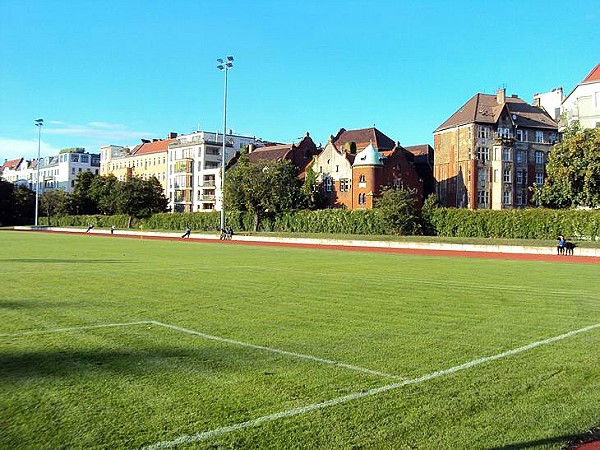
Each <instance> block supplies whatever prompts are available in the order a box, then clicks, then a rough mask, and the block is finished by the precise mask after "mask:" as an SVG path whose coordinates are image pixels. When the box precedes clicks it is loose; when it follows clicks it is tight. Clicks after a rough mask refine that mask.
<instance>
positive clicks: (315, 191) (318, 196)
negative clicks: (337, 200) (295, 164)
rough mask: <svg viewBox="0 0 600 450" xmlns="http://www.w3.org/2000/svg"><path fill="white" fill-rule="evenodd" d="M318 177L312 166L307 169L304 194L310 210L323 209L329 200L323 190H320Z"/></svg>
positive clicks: (303, 187) (303, 186) (303, 188)
mask: <svg viewBox="0 0 600 450" xmlns="http://www.w3.org/2000/svg"><path fill="white" fill-rule="evenodd" d="M317 176H318V174H317V172H315V171H314V170H313V168H312V167H311V166H308V167H307V168H306V172H305V177H304V184H303V185H302V193H303V194H304V198H305V201H306V207H307V208H308V209H321V208H323V207H324V206H325V205H326V200H327V199H326V198H325V196H324V195H323V190H322V189H320V186H319V183H318V182H317Z"/></svg>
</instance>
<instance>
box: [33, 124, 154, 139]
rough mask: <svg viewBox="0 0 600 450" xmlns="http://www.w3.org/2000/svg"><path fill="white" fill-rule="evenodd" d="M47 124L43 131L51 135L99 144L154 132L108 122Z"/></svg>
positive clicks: (139, 136) (148, 135) (135, 137)
mask: <svg viewBox="0 0 600 450" xmlns="http://www.w3.org/2000/svg"><path fill="white" fill-rule="evenodd" d="M57 125H59V126H56V127H53V126H48V127H47V128H45V129H44V133H46V134H49V135H52V136H69V137H73V136H76V137H81V138H84V139H85V140H86V141H88V142H89V141H94V142H97V143H99V145H108V144H119V145H122V144H123V143H125V142H130V141H138V140H139V139H141V138H147V137H153V136H154V135H155V133H151V132H149V131H141V130H130V129H129V128H127V126H125V125H122V124H118V123H109V122H88V123H86V124H66V123H60V124H57Z"/></svg>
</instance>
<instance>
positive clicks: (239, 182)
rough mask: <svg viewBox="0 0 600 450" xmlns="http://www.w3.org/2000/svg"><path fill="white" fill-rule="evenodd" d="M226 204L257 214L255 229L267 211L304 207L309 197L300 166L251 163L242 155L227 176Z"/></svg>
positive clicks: (285, 163) (255, 215) (287, 163)
mask: <svg viewBox="0 0 600 450" xmlns="http://www.w3.org/2000/svg"><path fill="white" fill-rule="evenodd" d="M224 196H225V206H226V207H228V208H234V209H237V210H239V211H249V212H251V213H253V215H254V226H253V228H254V231H257V230H258V224H259V223H260V220H261V218H262V217H263V216H264V215H265V213H267V212H269V213H278V212H282V211H292V210H295V209H298V208H302V207H304V206H305V204H306V197H305V196H304V194H303V192H302V188H301V182H300V181H299V180H298V177H297V173H296V168H295V167H294V166H293V164H292V163H291V162H289V161H276V162H274V161H258V162H255V163H251V162H250V160H249V159H248V156H247V155H244V154H242V155H241V156H240V158H239V160H238V163H237V164H236V165H235V167H234V168H233V169H231V170H230V172H229V173H228V176H227V177H226V178H225V192H224Z"/></svg>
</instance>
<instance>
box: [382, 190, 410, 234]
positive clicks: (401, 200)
mask: <svg viewBox="0 0 600 450" xmlns="http://www.w3.org/2000/svg"><path fill="white" fill-rule="evenodd" d="M416 204H417V201H416V191H415V190H414V189H404V188H391V187H385V188H383V190H382V192H381V196H380V197H379V198H377V199H376V201H375V209H376V210H377V211H378V212H379V214H381V216H382V218H383V220H384V222H385V223H386V225H387V227H388V230H389V231H390V233H391V234H398V235H412V234H421V225H420V221H419V215H418V213H417V210H416Z"/></svg>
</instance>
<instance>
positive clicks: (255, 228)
mask: <svg viewBox="0 0 600 450" xmlns="http://www.w3.org/2000/svg"><path fill="white" fill-rule="evenodd" d="M259 223H260V214H259V213H258V211H257V212H255V213H254V226H253V229H254V232H257V231H258V224H259Z"/></svg>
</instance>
